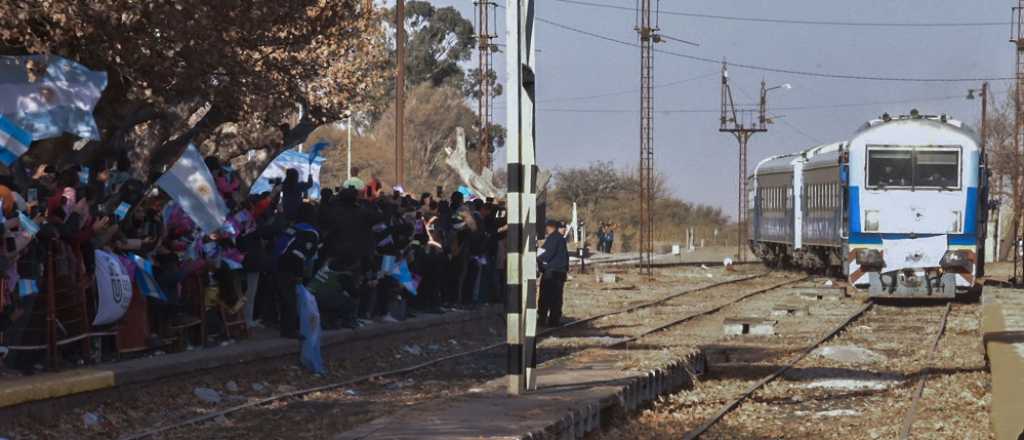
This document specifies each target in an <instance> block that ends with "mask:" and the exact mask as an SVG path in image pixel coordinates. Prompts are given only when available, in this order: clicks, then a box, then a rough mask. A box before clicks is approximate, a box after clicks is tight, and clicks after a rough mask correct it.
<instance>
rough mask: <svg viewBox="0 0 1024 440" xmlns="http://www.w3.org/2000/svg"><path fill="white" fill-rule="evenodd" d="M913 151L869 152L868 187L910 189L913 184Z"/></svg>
mask: <svg viewBox="0 0 1024 440" xmlns="http://www.w3.org/2000/svg"><path fill="white" fill-rule="evenodd" d="M913 179H914V152H913V150H869V151H868V186H870V187H873V188H884V187H892V186H895V187H910V186H912V185H913V182H914V180H913Z"/></svg>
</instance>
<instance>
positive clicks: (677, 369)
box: [334, 350, 706, 440]
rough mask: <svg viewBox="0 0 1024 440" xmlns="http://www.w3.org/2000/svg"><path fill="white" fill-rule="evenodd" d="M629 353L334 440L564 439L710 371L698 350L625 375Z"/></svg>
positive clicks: (600, 356) (597, 355)
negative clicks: (516, 391) (520, 392)
mask: <svg viewBox="0 0 1024 440" xmlns="http://www.w3.org/2000/svg"><path fill="white" fill-rule="evenodd" d="M626 356H627V354H626V353H625V352H619V351H613V352H607V351H593V350H591V351H584V352H582V353H580V354H579V357H578V360H577V361H574V362H572V364H571V365H553V366H550V367H543V366H542V367H541V368H540V369H539V373H538V376H537V377H538V388H539V389H538V390H537V391H536V392H533V393H530V394H527V395H524V396H519V397H509V396H507V395H506V394H505V388H506V384H507V379H504V378H502V379H498V380H493V381H490V382H487V383H486V384H485V385H483V386H482V387H480V388H479V389H474V390H473V391H474V392H467V393H466V394H464V395H462V396H460V397H457V398H454V399H449V400H444V401H432V402H426V403H423V404H420V405H416V406H414V407H410V408H408V409H405V410H402V411H399V412H398V413H395V414H392V415H391V416H388V417H384V418H381V419H377V420H374V421H372V422H370V423H368V424H365V425H363V426H360V427H358V428H356V429H354V430H352V431H349V432H345V433H341V434H339V435H336V436H335V437H334V439H335V440H357V439H359V440H368V439H401V440H413V439H416V440H460V439H465V440H468V439H484V438H486V439H559V440H561V439H565V440H575V439H579V438H583V436H584V435H585V434H586V433H588V432H591V431H595V430H597V429H599V428H600V426H601V423H602V420H607V419H608V418H609V417H611V416H612V415H613V414H616V413H617V412H622V411H633V410H636V409H638V408H639V407H640V406H641V405H644V404H646V403H648V402H650V401H652V400H654V399H656V398H657V397H658V396H660V395H663V394H668V393H671V392H675V391H678V390H680V389H684V388H690V387H692V385H693V378H694V375H699V374H702V373H703V371H704V369H705V362H706V361H705V358H704V356H703V354H701V353H699V352H697V351H694V352H692V353H690V354H689V355H688V356H686V357H684V358H683V359H678V360H676V361H674V362H671V363H670V364H668V365H665V366H663V367H662V368H658V369H655V370H651V371H647V372H644V373H640V372H629V371H624V369H623V367H622V366H621V365H620V361H622V360H623V359H625V358H626Z"/></svg>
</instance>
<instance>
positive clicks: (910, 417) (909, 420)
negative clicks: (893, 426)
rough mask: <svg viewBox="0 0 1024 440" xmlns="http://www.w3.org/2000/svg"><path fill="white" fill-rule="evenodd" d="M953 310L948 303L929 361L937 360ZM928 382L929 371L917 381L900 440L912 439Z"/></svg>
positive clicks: (929, 352)
mask: <svg viewBox="0 0 1024 440" xmlns="http://www.w3.org/2000/svg"><path fill="white" fill-rule="evenodd" d="M950 310H953V303H952V302H948V303H946V311H945V312H943V313H942V320H941V321H939V330H938V331H937V332H935V338H934V339H932V348H931V350H929V351H928V357H929V358H930V359H929V360H933V359H934V358H935V354H936V353H937V352H938V351H939V340H941V339H942V335H944V334H945V333H946V322H947V321H948V320H949V312H950ZM927 381H928V373H927V371H925V372H924V374H922V375H921V377H920V378H919V379H918V381H917V386H916V387H915V388H914V393H913V394H912V396H913V397H912V400H911V402H910V408H909V409H908V410H907V414H906V415H905V416H904V417H903V427H902V428H901V429H900V440H907V439H909V438H910V431H911V430H912V429H913V427H914V419H915V418H916V417H917V408H918V407H919V406H920V404H921V396H922V395H924V383H925V382H927Z"/></svg>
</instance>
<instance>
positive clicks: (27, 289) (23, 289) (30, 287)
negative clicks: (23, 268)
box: [18, 278, 39, 298]
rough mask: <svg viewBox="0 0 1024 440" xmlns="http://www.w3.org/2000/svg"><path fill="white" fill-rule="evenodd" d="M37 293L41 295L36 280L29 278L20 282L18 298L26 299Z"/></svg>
mask: <svg viewBox="0 0 1024 440" xmlns="http://www.w3.org/2000/svg"><path fill="white" fill-rule="evenodd" d="M37 293H39V283H38V282H36V280H32V279H27V278H22V279H20V280H18V296H20V297H21V298H24V297H26V296H30V295H35V294H37Z"/></svg>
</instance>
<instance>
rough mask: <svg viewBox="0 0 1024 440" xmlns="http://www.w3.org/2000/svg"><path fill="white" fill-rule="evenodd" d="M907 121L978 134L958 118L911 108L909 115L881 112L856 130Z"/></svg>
mask: <svg viewBox="0 0 1024 440" xmlns="http://www.w3.org/2000/svg"><path fill="white" fill-rule="evenodd" d="M907 122H918V123H922V122H923V123H931V124H937V125H939V126H943V127H948V128H950V129H953V130H957V131H963V132H966V133H968V135H969V136H971V137H973V138H975V139H977V137H978V135H977V133H975V131H974V129H973V128H971V126H970V125H968V124H966V123H964V122H963V121H961V120H959V119H953V118H951V117H949V116H947V115H946V114H941V115H922V114H918V113H917V111H916V110H911V112H910V114H909V115H897V116H890V115H889V114H888V113H884V114H882V116H880V117H879V118H878V119H872V120H870V121H868V122H865V123H864V125H862V126H861V127H860V128H859V129H858V130H857V132H856V134H860V133H862V132H864V131H867V130H870V129H872V128H875V127H879V126H883V125H888V124H893V123H907Z"/></svg>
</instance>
